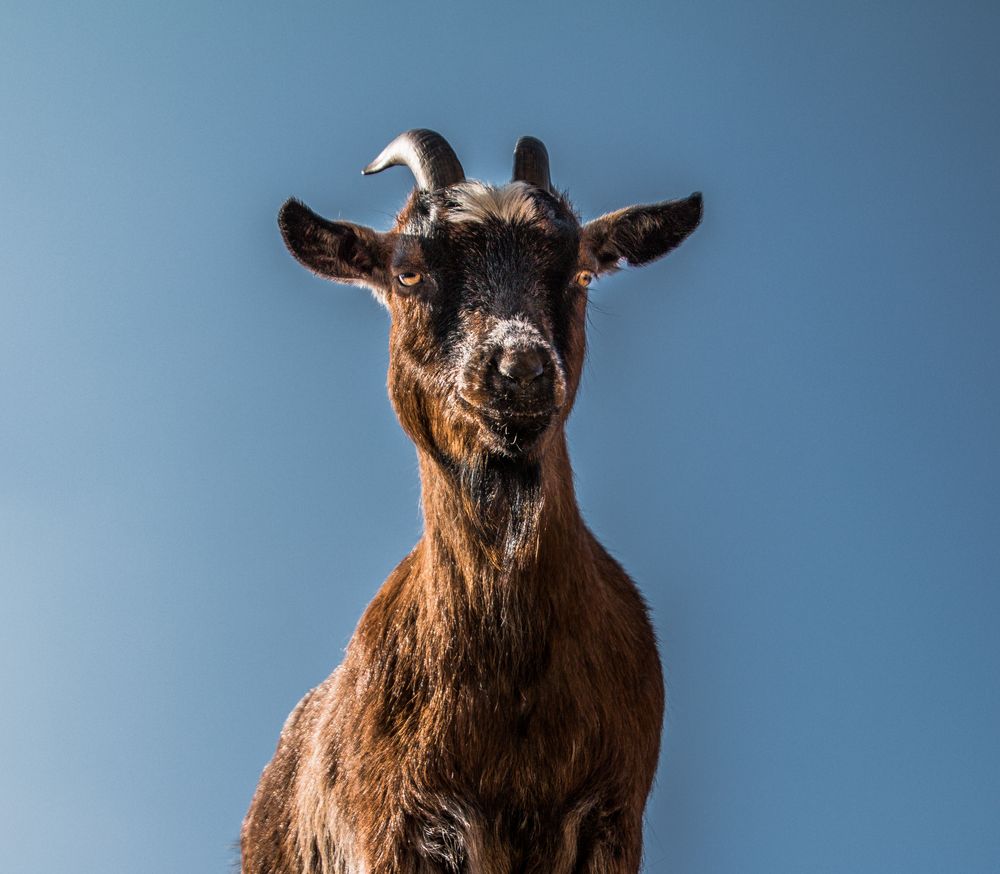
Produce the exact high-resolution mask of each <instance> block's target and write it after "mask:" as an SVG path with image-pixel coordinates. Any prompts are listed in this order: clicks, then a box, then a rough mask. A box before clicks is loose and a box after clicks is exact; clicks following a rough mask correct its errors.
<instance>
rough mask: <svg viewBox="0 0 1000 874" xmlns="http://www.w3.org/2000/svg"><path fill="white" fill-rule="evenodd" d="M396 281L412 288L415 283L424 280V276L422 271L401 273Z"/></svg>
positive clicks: (417, 283)
mask: <svg viewBox="0 0 1000 874" xmlns="http://www.w3.org/2000/svg"><path fill="white" fill-rule="evenodd" d="M396 281H397V282H398V283H399V284H400V285H405V286H406V287H407V288H412V287H413V286H414V285H419V284H420V283H421V282H423V281H424V276H423V274H422V273H400V274H398V275H397V276H396Z"/></svg>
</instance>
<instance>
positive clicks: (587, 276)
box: [573, 270, 594, 288]
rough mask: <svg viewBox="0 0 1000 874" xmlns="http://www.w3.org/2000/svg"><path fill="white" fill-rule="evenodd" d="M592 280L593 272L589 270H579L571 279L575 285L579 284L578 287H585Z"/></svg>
mask: <svg viewBox="0 0 1000 874" xmlns="http://www.w3.org/2000/svg"><path fill="white" fill-rule="evenodd" d="M593 281H594V274H593V273H591V272H590V271H589V270H581V271H580V272H579V273H577V274H576V276H575V277H574V279H573V282H574V283H575V284H576V285H579V286H580V288H587V287H588V286H589V285H590V283H591V282H593Z"/></svg>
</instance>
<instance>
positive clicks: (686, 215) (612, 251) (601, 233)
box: [583, 192, 701, 273]
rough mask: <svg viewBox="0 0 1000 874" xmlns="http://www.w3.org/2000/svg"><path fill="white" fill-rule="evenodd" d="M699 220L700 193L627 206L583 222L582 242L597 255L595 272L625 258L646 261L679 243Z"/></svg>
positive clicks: (633, 262)
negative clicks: (678, 198) (643, 204)
mask: <svg viewBox="0 0 1000 874" xmlns="http://www.w3.org/2000/svg"><path fill="white" fill-rule="evenodd" d="M700 221H701V193H700V192H696V193H695V194H692V195H691V196H690V197H685V198H684V199H683V200H667V201H664V202H663V203H653V204H649V205H648V206H629V207H626V208H625V209H619V210H617V211H616V212H609V213H608V214H607V215H602V216H601V217H600V218H596V219H594V220H593V221H591V222H587V224H585V225H584V226H583V243H584V245H585V246H586V247H587V248H588V249H589V250H590V253H591V254H592V255H593V256H594V257H595V258H596V259H597V263H598V268H597V272H598V273H606V272H608V271H611V270H614V269H615V268H616V267H618V266H619V262H621V261H625V262H626V263H628V264H630V265H631V266H633V267H638V266H640V265H642V264H648V263H649V262H650V261H655V260H656V259H657V258H660V257H662V256H663V255H666V254H667V252H669V251H670V250H671V249H675V248H676V247H677V246H679V245H680V244H681V243H682V242H683V241H684V238H685V237H687V235H688V234H690V233H691V231H693V230H694V229H695V228H696V227H698V222H700Z"/></svg>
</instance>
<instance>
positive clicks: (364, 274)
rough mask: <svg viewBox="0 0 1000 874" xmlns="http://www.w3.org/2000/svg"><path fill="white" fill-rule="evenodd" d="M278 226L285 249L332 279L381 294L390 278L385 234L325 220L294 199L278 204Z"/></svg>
mask: <svg viewBox="0 0 1000 874" xmlns="http://www.w3.org/2000/svg"><path fill="white" fill-rule="evenodd" d="M278 227H279V228H280V229H281V236H282V237H283V238H284V240H285V245H286V246H287V247H288V251H289V252H291V253H292V255H294V256H295V260H296V261H298V262H299V263H300V264H301V265H302V266H303V267H305V268H306V269H307V270H311V271H312V272H313V273H315V274H316V275H317V276H322V277H323V278H324V279H332V280H333V281H334V282H348V283H351V284H352V285H364V286H367V287H368V288H370V289H371V290H372V291H374V292H375V295H376V297H378V298H379V299H383V298H384V295H385V291H386V288H387V285H388V281H389V274H388V261H389V256H388V244H387V242H386V237H385V234H380V233H379V232H378V231H374V230H372V229H371V228H366V227H365V226H364V225H355V224H351V223H350V222H331V221H328V220H327V219H325V218H323V217H322V216H321V215H317V214H316V213H314V212H313V211H312V210H311V209H309V207H307V206H306V205H305V204H304V203H300V202H299V201H298V200H294V199H291V200H288V201H286V202H285V205H284V206H282V207H281V212H279V213H278Z"/></svg>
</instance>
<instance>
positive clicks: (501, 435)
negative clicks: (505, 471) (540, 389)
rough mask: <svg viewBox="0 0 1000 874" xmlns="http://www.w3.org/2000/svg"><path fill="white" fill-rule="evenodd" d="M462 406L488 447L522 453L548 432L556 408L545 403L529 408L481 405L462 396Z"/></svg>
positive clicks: (556, 410) (533, 446) (511, 452)
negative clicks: (484, 438)
mask: <svg viewBox="0 0 1000 874" xmlns="http://www.w3.org/2000/svg"><path fill="white" fill-rule="evenodd" d="M462 405H463V407H465V410H466V412H467V413H468V414H470V415H471V416H472V418H474V419H475V420H476V421H477V422H478V423H479V426H480V428H481V430H482V432H483V433H484V435H485V436H486V437H487V439H488V442H489V443H490V445H491V448H492V449H494V450H497V451H499V452H500V453H501V454H503V455H508V456H518V455H524V454H526V453H528V452H530V451H531V450H532V449H534V448H535V447H536V446H537V445H538V444H539V443H540V442H541V441H542V438H543V437H544V436H545V434H546V433H547V432H548V431H549V427H550V426H551V424H552V422H553V421H554V419H555V415H556V413H557V412H558V409H557V408H556V407H555V406H545V407H543V408H541V409H538V408H535V409H530V410H522V409H507V408H499V407H495V406H492V405H490V406H484V405H480V404H474V403H470V402H469V401H468V400H466V399H464V398H463V399H462Z"/></svg>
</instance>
